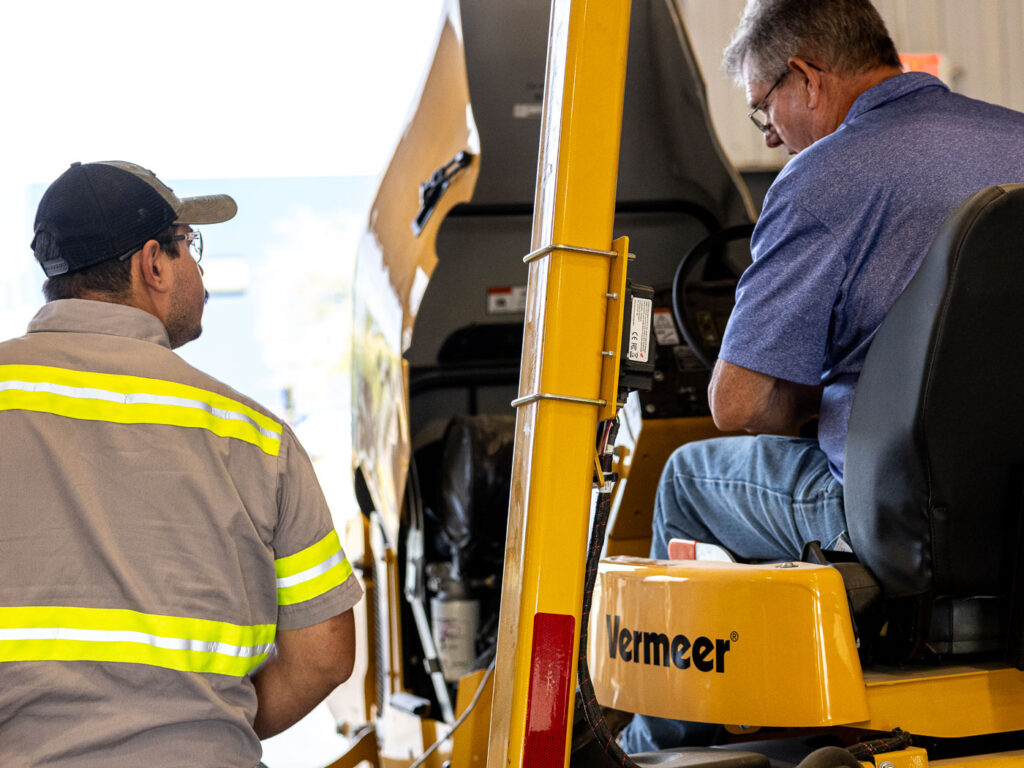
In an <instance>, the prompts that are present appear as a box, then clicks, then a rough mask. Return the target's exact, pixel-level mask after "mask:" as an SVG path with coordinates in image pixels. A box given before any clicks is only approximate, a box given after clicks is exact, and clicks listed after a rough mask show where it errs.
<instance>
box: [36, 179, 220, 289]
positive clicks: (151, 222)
mask: <svg viewBox="0 0 1024 768" xmlns="http://www.w3.org/2000/svg"><path fill="white" fill-rule="evenodd" d="M237 212H238V206H237V205H236V204H235V201H234V200H233V199H231V197H229V196H228V195H205V196H203V197H186V198H184V199H182V198H179V197H178V196H177V195H175V194H174V192H173V191H172V190H171V188H170V187H168V186H167V185H166V184H164V183H163V182H162V181H160V179H158V178H157V177H156V175H155V174H154V173H153V172H152V171H150V170H147V169H145V168H143V167H141V166H138V165H135V164H134V163H126V162H124V161H121V160H112V161H107V162H102V163H72V165H71V167H70V168H69V169H68V170H66V171H65V172H64V173H62V174H61V175H60V177H59V178H58V179H57V180H56V181H55V182H53V184H51V185H50V187H49V188H48V189H47V190H46V192H45V193H43V198H42V200H40V201H39V208H38V209H36V222H35V236H34V237H33V238H32V250H33V251H34V252H35V256H36V259H37V260H38V261H39V263H40V265H42V267H43V271H44V272H45V273H46V276H47V277H53V276H55V275H62V274H64V273H66V272H75V271H77V270H80V269H85V268H86V267H91V266H92V265H93V264H99V263H100V262H101V261H107V260H109V259H116V258H119V257H121V256H126V255H128V254H130V253H133V252H135V251H137V250H138V249H139V248H141V247H142V246H143V245H144V244H145V243H146V241H147V240H151V239H153V238H154V237H156V236H157V235H159V234H160V233H161V232H163V231H164V230H165V229H167V227H169V226H170V225H171V224H217V223H219V222H222V221H227V220H228V219H230V218H232V217H233V216H234V215H235V213H237Z"/></svg>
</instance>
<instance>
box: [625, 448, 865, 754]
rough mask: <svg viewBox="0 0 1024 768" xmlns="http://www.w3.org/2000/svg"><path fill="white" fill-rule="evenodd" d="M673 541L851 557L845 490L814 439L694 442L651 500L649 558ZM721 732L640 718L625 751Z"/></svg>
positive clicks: (696, 741)
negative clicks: (815, 545) (839, 552)
mask: <svg viewBox="0 0 1024 768" xmlns="http://www.w3.org/2000/svg"><path fill="white" fill-rule="evenodd" d="M672 538H683V539H696V540H697V541H704V542H708V543H711V544H719V545H721V546H723V547H725V548H726V549H728V550H729V551H730V552H732V553H733V554H734V555H737V556H738V557H740V558H742V559H744V560H755V561H772V560H795V559H797V558H799V557H800V554H801V552H802V551H803V547H804V544H806V543H807V542H808V541H819V542H821V545H822V547H823V548H824V549H845V550H848V549H849V544H848V540H847V535H846V515H845V514H844V512H843V486H842V483H840V482H839V481H838V480H836V478H835V477H834V476H833V475H832V473H831V472H830V471H829V468H828V460H827V459H826V457H825V454H824V453H823V452H822V451H821V449H820V448H819V447H818V442H817V441H816V440H809V439H806V438H795V437H779V436H777V435H758V436H757V437H722V438H716V439H714V440H702V441H699V442H694V443H687V444H686V445H684V446H682V447H681V448H677V449H676V451H675V452H674V453H673V454H672V456H671V457H670V458H669V460H668V463H667V464H666V465H665V469H664V471H663V472H662V474H661V480H660V482H659V483H658V492H657V496H656V497H655V500H654V525H653V530H652V538H651V557H653V558H659V559H663V558H666V557H668V541H669V539H672ZM722 735H723V734H722V729H721V727H720V726H717V725H709V724H705V723H687V722H683V721H680V720H669V719H666V718H661V717H649V716H646V715H637V716H636V717H634V718H633V720H632V721H631V722H630V724H629V725H628V726H626V729H625V730H624V731H623V732H622V733H621V734H620V736H619V743H620V744H621V745H622V748H623V750H625V751H626V752H627V753H636V752H646V751H650V750H655V749H668V748H670V747H678V746H683V745H694V746H697V745H707V744H713V743H715V742H717V741H719V740H720V739H721V737H722Z"/></svg>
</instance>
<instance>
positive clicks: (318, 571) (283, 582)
mask: <svg viewBox="0 0 1024 768" xmlns="http://www.w3.org/2000/svg"><path fill="white" fill-rule="evenodd" d="M344 560H345V553H344V552H335V553H334V554H333V555H331V556H330V557H329V558H327V559H326V560H324V561H323V562H322V563H320V564H319V565H314V566H313V567H312V568H307V569H306V570H304V571H301V572H299V573H296V574H293V575H291V576H284V577H282V578H280V579H278V580H277V588H278V589H284V588H285V587H294V586H295V585H296V584H301V583H302V582H304V581H309V580H310V579H315V578H316V577H317V576H322V575H323V574H325V573H327V572H328V571H329V570H331V568H333V567H334V566H336V565H337V564H338V563H341V562H343V561H344Z"/></svg>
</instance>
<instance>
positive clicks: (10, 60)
mask: <svg viewBox="0 0 1024 768" xmlns="http://www.w3.org/2000/svg"><path fill="white" fill-rule="evenodd" d="M441 8H442V0H289V2H269V1H268V0H248V1H246V2H241V1H240V0H203V1H202V2H197V1H196V0H180V1H179V2H175V3H173V4H166V3H155V2H138V1H137V0H131V1H127V0H90V1H89V2H80V1H78V0H75V1H72V0H35V1H33V2H29V1H28V0H19V1H18V2H11V3H4V4H3V5H2V9H0V71H2V72H4V73H5V74H4V76H3V77H0V103H2V104H3V112H4V115H5V119H4V130H3V136H4V140H3V143H2V145H0V157H2V160H3V162H2V165H0V168H2V170H0V264H2V265H3V267H4V273H5V275H6V278H5V280H4V281H3V282H4V283H6V285H0V336H2V337H7V336H10V335H12V333H16V332H20V330H21V329H22V328H23V327H24V322H25V320H26V319H27V318H26V317H25V312H26V307H25V306H22V304H23V303H24V300H23V299H22V298H21V297H23V296H24V295H25V294H26V286H31V287H32V290H31V291H29V293H31V294H32V297H31V300H32V303H33V304H38V303H39V298H38V293H36V292H35V291H34V285H35V284H36V283H41V272H40V270H39V268H38V266H37V265H36V264H35V262H34V260H33V259H32V257H31V252H30V251H29V249H28V243H29V242H30V240H31V237H32V233H31V220H32V216H33V214H34V202H35V200H37V199H38V194H39V189H41V188H45V185H46V184H48V183H49V182H50V181H52V180H53V179H55V178H56V177H57V176H59V175H60V174H61V173H62V172H63V171H64V170H65V169H66V168H67V167H68V165H70V164H71V163H72V162H74V161H83V162H88V161H92V160H111V159H119V160H130V161H132V162H136V163H138V164H140V165H143V166H145V167H147V168H150V169H152V170H153V171H154V172H155V173H156V174H157V175H158V176H160V178H161V179H164V180H167V181H169V180H175V179H186V180H202V179H240V178H264V179H265V178H293V177H324V176H326V177H336V176H377V175H379V174H380V173H381V171H382V170H383V168H384V166H385V165H386V163H387V160H388V158H389V157H390V154H391V151H392V150H393V148H394V146H395V143H396V142H397V140H398V137H399V136H400V135H401V131H402V128H403V126H404V123H405V119H406V117H407V116H408V114H409V110H410V108H411V105H412V101H413V98H414V96H415V94H416V92H417V88H418V85H419V83H420V81H421V79H422V77H423V74H424V71H425V66H426V62H427V60H428V57H429V54H430V52H431V51H432V47H433V43H434V39H435V35H436V30H437V26H438V21H439V18H440V13H441ZM33 185H37V188H36V189H35V191H34V192H33ZM38 185H43V186H42V187H38ZM172 186H173V185H172ZM30 204H31V210H30V209H29V208H30ZM37 273H38V274H37Z"/></svg>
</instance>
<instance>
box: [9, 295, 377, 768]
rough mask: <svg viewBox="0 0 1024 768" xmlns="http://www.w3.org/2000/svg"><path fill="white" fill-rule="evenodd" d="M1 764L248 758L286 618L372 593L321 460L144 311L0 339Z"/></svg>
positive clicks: (84, 309)
mask: <svg viewBox="0 0 1024 768" xmlns="http://www.w3.org/2000/svg"><path fill="white" fill-rule="evenodd" d="M0 435H2V442H0V762H2V763H3V764H4V765H18V766H26V765H27V766H36V765H40V766H42V765H45V766H60V765H74V766H76V768H78V767H81V766H104V768H107V767H109V766H121V765H124V766H141V765H145V766H147V767H148V768H157V767H159V766H197V765H203V766H239V767H240V768H251V767H252V766H253V765H255V764H256V763H257V762H258V761H259V758H260V754H261V749H260V744H259V739H258V738H257V737H256V734H255V732H254V731H253V729H252V721H253V717H254V716H255V713H256V695H255V691H254V689H253V686H252V683H251V681H250V679H249V677H248V675H249V673H250V672H251V671H252V670H253V669H255V668H256V667H257V666H258V665H259V664H260V663H261V662H262V660H263V659H264V658H265V657H266V654H267V653H268V652H269V650H270V648H271V644H272V642H273V637H274V632H275V628H277V627H280V628H282V629H297V628H301V627H305V626H309V625H312V624H315V623H318V622H321V621H324V620H326V619H328V618H330V617H332V616H335V615H337V614H339V613H343V612H344V611H346V610H348V609H349V608H351V607H352V606H353V605H355V604H356V603H357V602H358V600H359V598H360V596H361V594H362V588H361V587H360V585H359V583H358V582H357V580H356V578H355V576H354V575H353V574H352V568H351V566H350V564H349V562H348V560H347V559H346V558H345V554H344V552H343V551H342V549H341V545H340V543H339V541H338V537H337V534H336V532H335V530H334V526H333V524H332V521H331V516H330V513H329V510H328V508H327V504H326V501H325V500H324V496H323V493H322V491H321V489H320V486H319V484H318V482H317V480H316V477H315V475H314V472H313V467H312V465H311V463H310V461H309V458H308V457H307V455H306V454H305V452H304V451H303V449H302V447H301V446H300V445H299V443H298V441H297V440H296V438H295V436H294V434H293V433H292V431H291V429H289V427H288V426H287V425H285V424H282V423H281V422H280V421H279V420H278V419H277V418H276V417H275V416H274V415H273V414H271V413H270V412H269V411H268V410H266V409H265V408H263V407H262V406H260V405H259V404H257V403H255V402H254V401H252V400H249V399H248V398H246V397H244V396H242V395H240V394H238V393H237V392H235V391H234V390H232V389H231V388H229V387H227V386H225V385H224V384H222V383H221V382H219V381H217V380H216V379H213V378H211V377H209V376H207V375H206V374H204V373H202V372H200V371H198V370H196V369H195V368H193V367H192V366H190V365H188V364H187V363H185V362H184V361H183V360H182V359H181V358H179V357H178V356H177V355H176V354H174V353H173V352H172V351H171V349H170V345H169V342H168V338H167V333H166V331H165V330H164V327H163V325H162V324H161V323H160V321H159V320H158V319H157V318H155V317H154V316H152V315H150V314H148V313H146V312H143V311H141V310H138V309H135V308H132V307H128V306H124V305H120V304H109V303H104V302H94V301H83V300H77V299H71V300H64V301H55V302H52V303H50V304H47V305H46V306H44V307H43V308H42V309H41V310H40V311H39V313H38V314H37V315H36V316H35V318H34V319H33V320H32V322H31V324H30V325H29V329H28V333H27V334H26V335H25V336H22V337H20V338H17V339H12V340H10V341H7V342H4V343H2V344H0Z"/></svg>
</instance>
